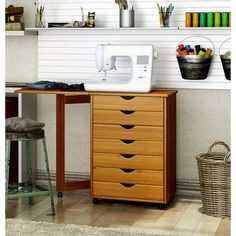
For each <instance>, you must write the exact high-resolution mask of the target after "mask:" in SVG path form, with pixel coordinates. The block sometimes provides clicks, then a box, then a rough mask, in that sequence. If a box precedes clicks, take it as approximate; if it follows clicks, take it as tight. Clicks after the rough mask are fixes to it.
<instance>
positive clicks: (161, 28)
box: [26, 27, 231, 31]
mask: <svg viewBox="0 0 236 236" xmlns="http://www.w3.org/2000/svg"><path fill="white" fill-rule="evenodd" d="M48 30H51V31H57V30H73V31H77V30H82V31H94V30H121V31H122V30H123V31H124V30H231V28H230V27H155V28H154V27H133V28H119V27H109V28H108V27H96V28H88V27H87V28H72V27H71V28H69V27H68V28H67V27H58V28H56V27H52V28H26V31H48Z"/></svg>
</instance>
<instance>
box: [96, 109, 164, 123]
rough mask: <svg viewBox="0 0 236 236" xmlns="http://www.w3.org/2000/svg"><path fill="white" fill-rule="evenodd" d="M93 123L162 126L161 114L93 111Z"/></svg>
mask: <svg viewBox="0 0 236 236" xmlns="http://www.w3.org/2000/svg"><path fill="white" fill-rule="evenodd" d="M93 123H96V124H118V125H149V126H152V125H153V126H155V125H156V126H163V112H142V111H130V112H125V111H115V110H93Z"/></svg>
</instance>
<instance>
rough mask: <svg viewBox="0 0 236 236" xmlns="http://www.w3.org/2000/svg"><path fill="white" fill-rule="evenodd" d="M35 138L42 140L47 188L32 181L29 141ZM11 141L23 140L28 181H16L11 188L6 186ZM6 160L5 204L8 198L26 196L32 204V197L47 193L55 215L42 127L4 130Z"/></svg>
mask: <svg viewBox="0 0 236 236" xmlns="http://www.w3.org/2000/svg"><path fill="white" fill-rule="evenodd" d="M35 140H42V143H43V149H44V155H45V164H46V169H47V177H48V189H45V188H42V187H40V186H36V185H33V183H32V155H31V142H32V141H35ZM11 141H23V142H24V143H25V145H26V162H27V177H28V181H27V182H26V183H17V184H16V186H13V187H12V189H11V188H9V186H8V179H9V163H10V150H11ZM5 145H6V162H5V174H6V206H7V200H8V199H14V198H22V197H28V198H29V204H31V205H32V204H33V197H35V196H44V195H47V196H49V195H50V197H51V210H52V214H51V215H53V216H54V215H55V206H54V200H53V190H52V184H51V177H50V170H49V163H48V154H47V146H46V141H45V136H44V130H43V129H37V130H31V131H27V132H15V131H6V144H5Z"/></svg>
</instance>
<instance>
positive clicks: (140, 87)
mask: <svg viewBox="0 0 236 236" xmlns="http://www.w3.org/2000/svg"><path fill="white" fill-rule="evenodd" d="M154 54H155V52H154V49H153V46H152V45H127V44H126V45H121V44H120V45H118V44H114V45H112V44H99V45H97V47H96V63H97V69H98V70H99V71H100V72H104V77H103V78H101V79H99V80H97V81H86V82H85V83H84V87H85V90H86V91H104V92H106V91H107V92H108V91H111V92H150V91H151V89H152V63H153V57H154ZM117 57H129V58H130V59H131V63H132V68H131V74H132V75H131V77H130V78H127V79H111V78H108V76H107V71H110V70H113V69H115V70H116V66H115V64H116V58H117Z"/></svg>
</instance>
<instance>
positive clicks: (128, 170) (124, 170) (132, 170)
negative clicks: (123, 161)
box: [121, 168, 135, 173]
mask: <svg viewBox="0 0 236 236" xmlns="http://www.w3.org/2000/svg"><path fill="white" fill-rule="evenodd" d="M121 170H122V171H123V172H125V173H132V172H134V171H135V169H125V168H123V169H121Z"/></svg>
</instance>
